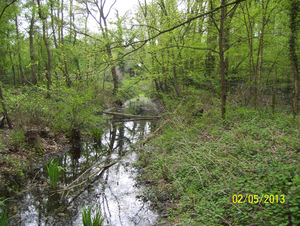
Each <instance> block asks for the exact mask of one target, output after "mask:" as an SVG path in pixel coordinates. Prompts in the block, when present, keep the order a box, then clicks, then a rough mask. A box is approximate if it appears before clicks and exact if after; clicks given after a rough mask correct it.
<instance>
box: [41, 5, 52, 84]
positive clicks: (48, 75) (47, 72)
mask: <svg viewBox="0 0 300 226" xmlns="http://www.w3.org/2000/svg"><path fill="white" fill-rule="evenodd" d="M38 7H39V17H40V19H41V20H42V24H43V40H44V43H45V46H46V49H47V64H46V79H47V89H48V90H50V86H51V74H50V70H51V53H50V47H49V43H48V38H47V36H46V30H47V24H46V23H47V17H46V16H45V15H43V13H42V8H41V7H42V6H41V2H40V0H38Z"/></svg>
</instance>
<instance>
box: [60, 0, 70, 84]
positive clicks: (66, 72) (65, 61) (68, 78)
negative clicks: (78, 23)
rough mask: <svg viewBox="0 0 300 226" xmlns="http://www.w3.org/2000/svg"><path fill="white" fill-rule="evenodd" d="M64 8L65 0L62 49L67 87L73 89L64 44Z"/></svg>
mask: <svg viewBox="0 0 300 226" xmlns="http://www.w3.org/2000/svg"><path fill="white" fill-rule="evenodd" d="M63 8H64V0H61V21H62V26H61V37H60V38H61V44H62V49H63V54H64V58H63V61H64V66H65V70H64V72H65V73H64V74H65V79H66V83H67V86H68V87H69V88H70V87H71V80H70V76H69V71H68V65H67V60H66V51H65V42H64V26H63V21H64V14H63Z"/></svg>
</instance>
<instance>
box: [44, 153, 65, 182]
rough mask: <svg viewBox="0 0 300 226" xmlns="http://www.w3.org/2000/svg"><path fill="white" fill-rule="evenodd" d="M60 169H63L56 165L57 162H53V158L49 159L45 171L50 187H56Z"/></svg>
mask: <svg viewBox="0 0 300 226" xmlns="http://www.w3.org/2000/svg"><path fill="white" fill-rule="evenodd" d="M60 170H64V168H63V167H61V166H58V162H54V159H51V161H50V163H49V165H48V166H47V171H48V174H49V178H50V184H51V186H52V187H57V182H58V173H59V171H60Z"/></svg>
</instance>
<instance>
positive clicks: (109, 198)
mask: <svg viewBox="0 0 300 226" xmlns="http://www.w3.org/2000/svg"><path fill="white" fill-rule="evenodd" d="M155 123H156V122H150V121H134V122H125V123H122V122H113V123H111V126H110V127H109V128H107V130H106V131H104V133H103V134H102V139H101V142H97V143H91V142H85V143H84V142H83V143H81V145H79V146H78V145H76V146H74V147H73V148H72V149H71V150H70V151H69V152H67V153H65V154H64V155H63V156H61V157H60V158H59V159H58V161H59V165H61V166H63V167H64V168H65V171H64V172H63V173H62V174H61V176H60V186H64V187H67V186H69V185H70V184H71V183H72V182H73V181H74V180H75V179H77V178H78V177H79V176H80V175H82V174H83V173H84V172H86V171H87V170H88V169H90V170H89V171H88V173H86V174H85V175H83V176H82V177H81V178H80V179H79V180H78V181H76V183H80V182H81V181H84V180H85V179H86V178H87V177H88V176H89V175H91V174H92V173H94V172H96V171H97V169H98V167H100V166H103V165H107V164H109V163H111V162H114V161H116V160H118V163H117V164H115V165H113V166H112V167H110V168H108V169H107V170H105V171H102V172H101V173H98V174H97V175H98V176H94V177H93V178H91V179H90V180H89V181H88V182H86V183H84V184H83V185H82V186H80V187H76V188H74V189H72V190H71V191H70V193H69V194H68V196H67V197H66V198H62V196H61V194H59V193H57V192H53V190H52V189H50V188H49V186H48V185H47V182H46V181H47V178H48V175H47V173H46V169H45V168H43V169H42V171H40V172H38V173H37V175H36V178H35V181H38V183H39V184H34V183H32V184H31V185H30V186H31V187H28V189H27V190H28V192H26V191H24V192H22V193H21V194H20V195H19V196H18V197H16V198H15V199H14V200H11V203H10V205H9V207H10V217H13V218H12V219H11V221H10V224H9V225H26V226H27V225H82V223H81V214H82V208H83V207H84V206H90V205H91V204H98V205H100V206H101V209H102V212H103V214H104V215H105V217H106V220H105V225H126V226H129V225H154V224H155V220H156V218H157V215H156V213H154V212H153V211H152V210H151V208H150V203H149V202H142V201H140V200H139V199H138V198H137V196H140V195H141V193H142V192H143V189H144V188H143V187H137V186H136V181H135V179H136V177H137V176H138V174H137V171H136V169H135V168H133V167H131V163H134V162H135V161H136V160H137V153H136V152H134V151H132V145H133V144H134V143H136V142H138V141H139V140H141V139H142V140H143V139H144V138H145V136H146V135H147V134H149V133H151V131H153V130H155V127H156V125H155ZM93 166H94V167H93ZM91 167H92V168H91ZM76 183H74V184H76ZM65 193H66V192H65Z"/></svg>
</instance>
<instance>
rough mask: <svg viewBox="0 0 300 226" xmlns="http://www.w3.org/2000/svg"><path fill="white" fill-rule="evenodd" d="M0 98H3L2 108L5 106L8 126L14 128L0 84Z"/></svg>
mask: <svg viewBox="0 0 300 226" xmlns="http://www.w3.org/2000/svg"><path fill="white" fill-rule="evenodd" d="M0 98H1V103H2V108H3V111H4V115H5V117H6V121H7V124H8V127H9V128H10V129H12V128H13V127H12V123H11V120H10V117H9V116H8V113H7V110H6V105H5V102H4V97H3V93H2V88H1V85H0Z"/></svg>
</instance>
